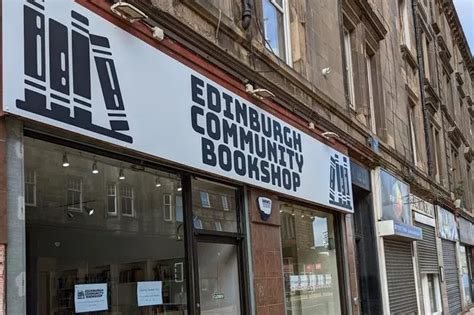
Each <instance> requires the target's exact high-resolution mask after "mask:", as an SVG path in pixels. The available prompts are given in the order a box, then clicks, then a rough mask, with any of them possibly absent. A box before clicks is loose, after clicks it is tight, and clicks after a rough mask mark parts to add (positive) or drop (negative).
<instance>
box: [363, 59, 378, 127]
mask: <svg viewBox="0 0 474 315" xmlns="http://www.w3.org/2000/svg"><path fill="white" fill-rule="evenodd" d="M370 59H371V58H370V56H369V55H366V56H365V60H366V67H367V92H368V93H369V110H370V129H371V130H372V132H373V133H374V134H376V133H377V129H376V126H375V109H374V90H373V86H372V64H371V60H370Z"/></svg>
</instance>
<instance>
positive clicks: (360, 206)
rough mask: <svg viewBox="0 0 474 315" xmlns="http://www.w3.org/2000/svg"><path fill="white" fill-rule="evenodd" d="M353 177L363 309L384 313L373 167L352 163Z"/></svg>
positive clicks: (359, 285) (355, 225)
mask: <svg viewBox="0 0 474 315" xmlns="http://www.w3.org/2000/svg"><path fill="white" fill-rule="evenodd" d="M351 178H352V192H353V195H354V216H353V217H354V238H355V249H356V261H357V265H356V267H357V279H358V291H359V301H360V302H359V305H360V312H361V314H367V315H371V314H373V315H378V314H380V313H381V312H382V298H381V295H380V276H379V271H378V256H377V255H374V254H373V253H376V252H377V241H376V235H377V233H376V228H375V220H374V219H373V218H374V217H375V216H374V207H373V202H372V197H373V194H372V185H371V180H370V170H368V169H366V168H364V167H362V166H361V165H359V164H357V163H354V162H351Z"/></svg>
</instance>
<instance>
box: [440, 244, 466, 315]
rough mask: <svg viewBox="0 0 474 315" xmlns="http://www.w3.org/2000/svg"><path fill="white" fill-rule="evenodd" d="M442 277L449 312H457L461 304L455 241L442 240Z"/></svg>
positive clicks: (459, 311) (460, 309) (460, 308)
mask: <svg viewBox="0 0 474 315" xmlns="http://www.w3.org/2000/svg"><path fill="white" fill-rule="evenodd" d="M442 244H443V245H442V246H443V261H444V279H445V281H446V290H447V292H448V308H449V313H450V314H452V315H454V314H459V313H461V311H462V306H461V288H460V287H459V275H458V266H457V263H456V243H455V242H451V241H447V240H443V241H442Z"/></svg>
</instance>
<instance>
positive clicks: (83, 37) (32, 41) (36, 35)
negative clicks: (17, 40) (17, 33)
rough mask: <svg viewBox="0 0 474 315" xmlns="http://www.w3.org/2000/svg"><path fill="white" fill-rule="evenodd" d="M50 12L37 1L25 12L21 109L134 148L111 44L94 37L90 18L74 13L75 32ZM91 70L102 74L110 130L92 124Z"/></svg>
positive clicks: (72, 21)
mask: <svg viewBox="0 0 474 315" xmlns="http://www.w3.org/2000/svg"><path fill="white" fill-rule="evenodd" d="M44 11H45V8H44V2H41V3H40V2H38V1H35V0H28V3H27V4H25V5H24V7H23V15H24V30H23V31H24V66H25V68H24V74H25V80H24V83H25V95H24V100H21V99H17V101H16V106H17V107H18V108H20V109H22V110H25V111H28V112H31V113H34V114H37V115H41V116H44V117H48V118H50V119H54V120H57V121H60V122H63V123H66V124H69V125H72V126H76V127H79V128H82V129H86V130H89V131H92V132H94V133H98V134H101V135H105V136H108V137H111V138H115V139H118V140H121V141H124V142H128V143H132V142H133V139H132V137H131V136H129V135H127V134H126V133H124V132H126V131H129V129H130V128H129V124H128V121H127V116H126V113H125V106H124V102H123V98H122V93H121V90H120V84H119V79H118V76H117V72H116V69H115V64H114V60H113V58H112V51H111V47H110V43H109V40H108V39H107V38H106V37H104V36H100V35H97V34H92V33H90V32H89V20H88V18H86V17H85V16H83V15H82V14H79V13H78V12H76V11H74V10H72V11H71V25H70V26H69V27H68V26H66V25H64V24H62V23H59V22H58V21H56V20H54V19H52V18H49V17H47V16H46V15H45V13H44ZM91 56H92V58H93V64H94V65H95V69H92V68H93V64H92V60H91ZM91 71H97V75H98V78H99V83H100V87H101V91H102V95H103V99H104V103H105V107H106V112H107V116H108V121H109V126H101V125H97V124H94V123H93V122H92V114H93V112H94V111H93V106H94V101H93V100H92V95H91V94H92V93H91Z"/></svg>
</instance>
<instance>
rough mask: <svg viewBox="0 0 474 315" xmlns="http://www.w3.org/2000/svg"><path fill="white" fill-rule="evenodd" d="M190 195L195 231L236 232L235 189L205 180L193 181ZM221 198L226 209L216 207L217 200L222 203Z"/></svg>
mask: <svg viewBox="0 0 474 315" xmlns="http://www.w3.org/2000/svg"><path fill="white" fill-rule="evenodd" d="M203 192H205V193H204V194H203ZM192 194H193V224H194V228H195V229H198V230H211V231H223V232H238V224H237V210H236V203H235V195H236V189H235V188H233V187H230V186H225V185H220V184H216V183H212V182H209V181H205V180H193V182H192ZM223 197H225V199H226V200H227V201H226V203H227V204H226V207H222V208H221V207H220V206H216V204H217V205H218V202H219V200H221V201H222V202H223V203H224V201H223V200H224V199H223ZM211 205H214V206H213V207H211ZM225 208H227V209H225Z"/></svg>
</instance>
